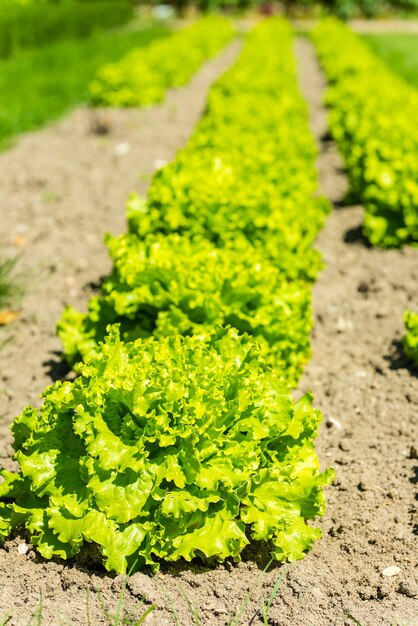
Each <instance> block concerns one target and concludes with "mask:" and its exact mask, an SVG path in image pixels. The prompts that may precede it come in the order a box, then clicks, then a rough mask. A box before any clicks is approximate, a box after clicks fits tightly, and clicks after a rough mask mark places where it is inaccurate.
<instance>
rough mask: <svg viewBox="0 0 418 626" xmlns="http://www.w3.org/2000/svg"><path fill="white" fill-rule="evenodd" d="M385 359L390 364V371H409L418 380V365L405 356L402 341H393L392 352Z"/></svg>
mask: <svg viewBox="0 0 418 626" xmlns="http://www.w3.org/2000/svg"><path fill="white" fill-rule="evenodd" d="M384 359H385V361H387V362H388V363H389V369H391V370H408V372H409V373H410V374H411V376H413V377H414V378H418V365H417V364H416V363H414V361H411V359H408V357H407V356H405V354H404V351H403V347H402V341H399V340H394V341H392V344H391V350H390V351H389V353H388V354H386V355H385V356H384Z"/></svg>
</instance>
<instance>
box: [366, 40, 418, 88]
mask: <svg viewBox="0 0 418 626" xmlns="http://www.w3.org/2000/svg"><path fill="white" fill-rule="evenodd" d="M363 39H364V40H365V41H366V42H367V43H368V44H369V46H370V47H371V49H372V50H373V52H374V53H375V54H376V55H377V56H379V57H380V58H381V59H383V61H385V63H386V64H387V65H388V66H389V67H390V69H391V70H392V71H393V72H395V73H396V74H398V75H399V76H402V77H403V78H404V79H405V80H407V81H408V82H409V83H410V84H411V85H413V86H414V87H417V88H418V35H406V34H384V35H363Z"/></svg>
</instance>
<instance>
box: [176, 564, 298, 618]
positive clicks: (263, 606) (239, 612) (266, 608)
mask: <svg viewBox="0 0 418 626" xmlns="http://www.w3.org/2000/svg"><path fill="white" fill-rule="evenodd" d="M271 564H272V560H271V561H269V563H268V564H267V565H266V567H265V568H264V569H263V571H262V572H261V573H260V575H259V576H258V577H257V578H256V580H255V582H254V584H253V585H252V586H251V588H250V590H249V592H248V594H247V595H246V597H245V598H244V600H243V602H242V603H241V604H240V605H239V606H238V608H237V609H236V611H234V613H233V615H231V614H230V617H229V619H228V622H227V625H226V626H243V622H242V618H243V617H244V614H245V611H246V610H247V608H248V605H249V603H250V602H251V601H252V600H253V598H254V595H255V594H256V592H257V590H258V589H259V586H260V581H261V578H262V576H263V574H264V573H265V572H266V571H267V570H268V568H269V567H270V565H271ZM286 574H287V570H286V569H284V570H283V572H282V573H281V574H280V576H279V578H278V579H277V581H276V583H275V585H274V587H273V589H272V591H271V593H270V595H269V597H268V598H267V601H265V600H264V598H263V597H262V598H261V599H260V608H259V609H257V610H256V612H255V614H254V616H253V617H252V619H251V621H250V623H251V624H252V623H253V621H254V619H255V618H256V616H257V615H260V616H261V617H262V619H263V624H264V626H269V624H270V621H269V613H270V609H271V606H272V604H273V602H274V600H275V598H276V596H277V594H278V592H279V589H280V587H281V584H282V581H283V579H284V577H285V576H286ZM179 591H180V595H181V596H182V598H183V599H184V600H185V602H186V604H187V608H188V609H189V613H190V616H191V618H192V620H193V621H192V623H193V626H203V622H202V621H201V619H200V616H199V613H198V612H197V609H196V607H195V606H194V604H193V603H192V601H191V600H190V598H189V597H188V596H187V594H186V592H185V591H184V589H183V587H181V586H180V587H179ZM169 600H170V604H172V605H173V606H172V613H173V619H174V626H182V624H181V623H180V621H179V617H178V615H177V612H176V609H175V608H174V602H173V599H172V598H169Z"/></svg>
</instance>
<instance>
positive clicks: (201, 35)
mask: <svg viewBox="0 0 418 626" xmlns="http://www.w3.org/2000/svg"><path fill="white" fill-rule="evenodd" d="M234 34H235V30H234V27H233V25H232V22H231V21H230V20H228V19H226V18H223V17H221V16H217V15H212V16H207V17H204V18H202V19H200V20H199V21H198V22H197V23H194V24H192V25H191V26H189V27H188V28H185V29H183V30H180V31H177V32H174V33H173V34H172V35H171V36H170V37H167V38H165V39H162V40H159V41H158V40H157V41H155V42H153V43H151V45H149V46H148V47H147V49H146V50H143V49H142V50H140V49H134V50H132V51H131V52H130V53H128V54H127V55H125V56H124V57H123V58H122V59H121V60H120V61H118V62H117V63H111V64H109V65H105V66H104V67H103V68H101V69H100V70H99V71H98V73H97V75H96V77H95V79H94V80H93V81H92V83H91V85H90V100H91V103H92V104H93V105H95V106H111V107H140V106H145V105H148V104H155V103H157V102H160V101H161V100H162V99H163V98H164V95H165V92H166V90H167V89H168V88H169V87H180V86H182V85H184V84H185V83H186V82H187V81H188V80H189V79H190V77H191V76H192V75H193V74H194V73H195V72H196V71H197V70H198V69H199V67H200V66H201V64H202V62H203V61H205V60H206V59H209V58H210V57H212V56H214V55H215V54H216V53H217V52H219V50H221V49H222V48H223V47H224V46H225V45H226V44H227V43H228V42H229V41H230V40H231V39H232V38H233V36H234Z"/></svg>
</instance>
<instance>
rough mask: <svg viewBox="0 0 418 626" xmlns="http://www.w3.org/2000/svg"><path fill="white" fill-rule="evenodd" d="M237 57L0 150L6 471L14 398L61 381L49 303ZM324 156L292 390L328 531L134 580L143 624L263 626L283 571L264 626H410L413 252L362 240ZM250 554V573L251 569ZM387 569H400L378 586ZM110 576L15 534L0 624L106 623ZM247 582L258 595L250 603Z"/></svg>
mask: <svg viewBox="0 0 418 626" xmlns="http://www.w3.org/2000/svg"><path fill="white" fill-rule="evenodd" d="M234 52H235V50H234V49H232V50H230V52H229V56H228V57H223V58H222V59H221V60H220V61H218V62H217V63H215V64H211V65H210V66H208V67H206V68H205V69H204V70H203V72H202V73H201V74H200V75H199V76H198V77H197V78H196V79H195V81H194V82H193V84H192V85H190V87H188V88H186V89H185V90H182V91H179V92H175V93H173V94H170V97H169V99H168V101H167V103H166V104H165V105H163V106H162V107H158V108H157V109H152V110H149V111H147V112H143V113H138V112H128V113H126V112H115V113H112V114H110V113H106V115H108V116H109V120H110V128H111V132H110V134H109V136H106V137H105V138H99V137H97V136H95V135H92V134H91V133H90V132H89V130H88V128H89V124H90V122H89V114H88V112H87V111H83V110H81V111H77V112H75V113H74V115H73V116H71V117H70V118H69V119H67V120H65V121H63V122H62V123H61V124H59V125H57V126H53V127H51V128H50V129H47V130H45V131H42V132H41V133H36V134H34V135H31V136H27V137H26V138H24V139H22V140H21V141H20V142H19V144H18V145H17V146H16V148H15V149H13V150H11V151H9V152H8V153H7V154H4V155H2V156H1V157H0V176H1V179H2V188H1V190H0V199H1V201H2V204H3V206H4V207H5V208H6V209H7V210H6V211H5V213H6V215H5V226H6V231H5V233H6V234H5V235H4V236H3V244H5V243H8V244H10V243H11V242H13V241H14V242H15V244H18V243H20V245H23V244H25V245H24V247H23V250H24V257H23V258H22V261H21V266H22V267H25V268H26V269H27V271H29V272H30V276H31V284H30V292H29V294H28V295H27V296H26V298H25V301H24V309H23V318H22V321H21V322H20V323H19V324H18V325H16V326H15V327H14V335H15V340H14V342H13V343H10V344H9V345H8V346H7V347H6V349H4V350H3V353H2V357H3V359H2V360H3V366H2V368H3V374H2V381H3V382H2V386H3V388H4V391H3V398H2V401H3V403H4V408H3V411H4V413H5V417H4V419H3V422H2V426H1V434H2V437H3V441H2V444H1V448H0V450H1V455H2V456H3V457H4V458H3V459H1V462H2V463H3V464H8V463H10V460H9V459H10V456H11V453H12V450H11V446H10V443H11V440H10V437H9V435H8V432H7V427H6V423H7V422H9V421H10V420H11V419H12V418H13V416H14V415H15V414H16V413H17V412H19V411H20V410H21V409H22V408H23V406H24V405H25V404H26V403H27V402H30V403H32V404H34V403H35V404H36V403H39V402H38V400H37V396H38V393H39V392H40V391H41V390H42V389H43V388H44V387H45V386H46V384H47V383H48V382H50V378H49V376H50V375H51V372H52V375H53V376H57V375H59V374H60V373H62V371H61V370H60V367H59V366H58V365H57V363H58V359H57V357H56V355H55V354H54V353H55V351H58V350H59V342H58V341H57V339H56V338H55V336H54V325H55V321H56V320H57V318H58V316H59V314H60V312H61V310H62V307H63V305H64V304H65V303H67V302H71V303H73V304H75V305H76V306H79V307H80V306H81V307H82V306H83V305H85V302H86V300H87V297H88V295H89V292H90V287H89V286H88V283H89V282H91V281H97V280H98V279H99V278H100V275H101V274H103V273H105V272H106V271H107V269H108V264H107V260H106V255H105V252H104V249H103V246H102V244H101V237H102V233H103V231H105V230H106V229H110V230H112V231H118V230H122V229H123V228H124V221H123V215H122V212H121V211H120V208H121V206H122V204H123V201H124V199H125V197H126V195H127V193H128V191H129V190H130V188H133V187H136V188H140V189H142V190H145V187H146V181H145V180H143V181H142V182H139V181H138V180H136V174H137V173H138V172H141V171H142V172H145V173H146V174H147V175H149V173H150V172H151V171H152V169H153V163H154V161H155V159H156V158H164V159H167V158H170V157H171V155H172V153H173V150H174V149H175V148H176V147H177V146H178V145H180V144H181V143H182V141H184V139H185V138H186V136H187V134H188V133H189V132H190V130H191V128H192V126H193V124H194V122H195V120H196V119H197V116H198V114H199V112H200V111H201V110H202V107H203V102H204V95H205V91H206V88H207V86H208V84H209V82H210V80H211V79H213V78H214V77H215V75H216V74H217V72H218V71H220V70H221V69H222V68H223V67H224V66H225V65H226V64H227V62H228V61H229V60H230V59H231V58H232V57H233V54H234ZM296 53H297V58H298V61H299V67H300V70H301V71H300V75H301V85H302V88H303V91H304V93H305V95H306V97H307V99H308V101H309V103H310V107H311V114H312V117H311V119H312V127H313V130H314V132H315V133H316V135H317V136H318V139H320V140H321V139H322V138H323V136H324V134H325V130H326V116H325V112H324V110H323V108H322V105H321V95H322V89H323V78H322V76H321V74H320V73H319V70H318V66H317V64H316V62H315V60H314V57H313V52H312V49H311V47H310V44H309V43H308V42H306V41H299V42H298V45H297V48H296ZM192 109H193V112H191V111H192ZM122 142H129V144H130V145H131V151H130V152H129V154H127V155H125V156H115V147H116V145H117V144H120V143H122ZM321 148H322V153H321V158H320V159H319V163H318V167H319V170H320V175H321V186H322V190H323V192H326V193H327V194H328V196H329V197H331V198H332V200H333V201H334V202H335V203H336V205H337V206H336V209H335V211H334V213H333V214H332V215H331V216H330V218H329V220H328V223H327V226H326V228H325V229H324V231H323V232H322V233H321V235H320V237H319V239H318V247H319V248H320V250H321V251H322V253H323V254H324V256H325V259H326V263H327V267H326V269H325V271H324V272H323V273H322V275H321V277H320V280H319V281H318V283H317V284H316V286H315V289H314V310H315V317H316V327H315V332H314V335H313V350H314V356H313V359H312V361H311V363H310V365H309V366H308V368H307V370H306V373H305V375H304V377H303V380H302V383H301V391H303V390H305V389H308V388H310V389H312V390H313V391H314V394H315V398H316V404H317V406H319V407H320V408H321V409H322V411H323V412H324V424H323V426H322V429H321V432H320V437H319V440H318V450H319V453H320V456H321V459H322V461H323V464H324V466H325V465H327V466H328V465H332V466H334V467H335V468H336V469H337V472H338V477H337V480H336V485H335V487H334V488H330V489H329V490H328V512H327V514H326V516H325V518H324V519H323V520H322V522H321V523H320V525H321V527H322V528H323V531H324V538H323V539H322V540H321V541H320V542H318V543H317V545H316V547H315V548H314V550H313V552H312V553H310V554H308V555H307V557H306V558H305V560H304V561H302V562H298V563H295V564H292V565H290V566H286V567H285V568H283V567H276V568H274V569H273V570H272V571H270V572H269V573H263V572H262V567H263V565H264V564H265V562H266V556H265V554H263V553H262V552H260V553H259V554H257V550H254V551H253V555H249V558H248V559H247V560H246V561H244V562H243V563H240V564H238V565H237V566H234V565H230V564H228V563H227V564H226V565H222V566H219V567H217V568H216V569H214V570H210V569H207V568H204V567H203V566H201V565H198V564H194V565H192V566H190V565H177V566H176V567H168V568H164V569H163V571H162V572H160V573H159V574H158V575H156V576H155V577H154V578H150V577H148V576H146V575H144V574H135V575H134V576H132V577H131V578H130V579H129V581H128V583H127V588H126V591H125V595H124V600H125V609H126V615H128V616H129V615H131V616H132V615H137V616H138V615H140V614H141V613H142V612H143V611H144V610H145V608H146V607H148V606H150V605H151V603H155V604H156V605H157V609H156V610H155V611H154V612H153V613H151V614H150V616H149V618H147V620H146V621H145V623H146V624H149V625H156V626H157V625H158V626H164V625H167V626H168V625H170V626H171V625H172V624H175V623H176V622H175V618H174V611H175V613H176V615H177V618H178V622H177V623H178V624H181V626H189V625H192V624H193V623H194V619H193V614H192V610H191V609H190V607H189V606H188V603H187V600H186V599H185V598H186V597H187V598H188V600H189V602H191V603H193V605H194V606H195V608H196V611H197V613H198V614H199V617H200V623H201V624H202V626H223V625H225V624H226V623H227V621H228V615H229V614H230V613H232V612H234V611H236V610H239V607H241V606H242V607H243V611H242V615H241V619H240V620H238V621H237V622H236V624H240V625H241V626H244V625H247V624H254V625H256V624H262V623H263V620H262V619H261V616H260V613H259V612H258V609H259V607H260V597H261V596H262V597H264V598H267V597H268V595H269V593H270V592H271V589H272V585H273V584H274V583H275V581H276V580H277V579H278V576H279V575H280V574H281V573H283V571H285V572H286V576H285V578H284V580H283V582H282V584H281V587H280V591H279V593H278V596H277V597H276V600H275V601H274V603H273V605H272V607H271V609H270V618H269V622H268V623H269V624H271V625H272V626H273V625H277V626H279V625H280V626H343V625H347V626H348V625H349V624H354V623H355V622H354V621H353V619H352V618H350V617H349V616H348V615H349V614H351V615H352V616H354V617H355V618H356V619H357V620H359V621H360V622H361V623H362V624H363V626H384V625H385V626H386V625H388V626H389V624H395V623H398V622H399V623H402V624H406V623H409V624H410V625H411V626H412V625H413V624H418V620H417V619H415V622H414V621H413V619H414V615H416V614H418V595H417V594H418V589H417V578H416V575H417V572H416V565H417V564H416V552H417V541H416V539H417V537H416V534H417V529H418V525H417V522H418V520H417V518H416V511H417V476H418V461H417V456H418V454H417V450H416V447H417V446H416V442H417V440H418V437H417V430H418V416H417V405H418V386H417V372H416V371H414V370H413V369H411V368H409V366H408V363H407V362H406V361H404V359H403V358H402V356H401V353H400V352H399V348H398V344H397V342H399V339H400V337H401V335H402V332H403V331H402V313H403V310H404V309H405V308H406V307H407V306H408V305H411V304H415V300H416V284H417V280H418V263H417V262H418V250H411V249H405V250H403V251H386V252H383V251H381V250H372V249H370V248H368V247H367V246H366V245H365V243H364V241H363V240H362V238H361V235H360V234H359V225H360V222H361V208H360V207H343V206H342V199H343V196H344V190H345V187H346V181H345V177H344V176H343V174H342V172H341V163H340V161H339V158H338V155H337V153H336V150H335V147H334V146H333V145H332V144H331V143H329V142H326V141H321ZM53 194H54V195H53ZM115 211H116V212H115ZM86 285H87V287H86ZM414 444H415V448H414ZM26 550H27V552H26V553H25V554H22V552H25V551H26ZM254 554H256V557H257V558H256V561H257V562H254V560H251V556H253V557H254ZM391 566H396V567H398V568H399V571H398V572H397V573H396V574H395V575H393V576H384V575H383V573H382V572H383V571H384V570H385V569H386V568H387V567H391ZM395 571H397V570H395ZM123 581H124V579H123V577H121V576H117V577H116V578H114V577H112V576H109V575H106V574H104V573H103V572H95V573H92V572H90V571H88V570H86V569H83V568H81V567H75V566H74V565H72V564H62V563H53V562H45V561H43V560H42V559H40V558H38V557H37V556H36V555H35V553H34V552H33V551H32V550H31V549H29V547H28V546H27V545H26V544H25V543H24V541H23V540H22V539H21V538H16V539H15V540H13V541H10V542H7V543H6V545H5V547H4V549H1V550H0V623H1V619H2V617H3V613H4V614H6V613H7V612H11V613H12V614H13V616H14V617H13V618H12V620H11V621H10V622H9V623H10V624H15V625H19V626H20V625H22V626H23V625H24V624H26V623H27V621H28V619H29V618H30V616H31V615H32V614H33V612H34V610H35V609H36V607H37V605H38V603H39V592H40V591H41V592H42V598H43V623H44V624H47V625H53V626H55V625H59V624H74V625H81V624H88V623H90V624H94V625H96V624H108V623H110V622H109V620H108V619H106V618H105V617H104V613H103V609H102V608H100V602H99V596H98V594H97V592H96V590H97V589H101V596H100V597H101V598H102V602H103V604H104V606H105V607H108V608H109V609H110V610H111V611H113V612H114V609H115V607H116V604H117V600H118V594H119V592H120V590H121V588H122V585H123ZM250 589H253V590H254V597H253V599H252V600H251V601H250V602H249V603H248V605H247V606H246V605H245V601H246V598H247V596H248V594H249V591H250ZM87 597H88V598H89V602H88V604H89V606H90V609H89V610H88V609H87ZM88 615H90V618H89V619H88Z"/></svg>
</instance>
